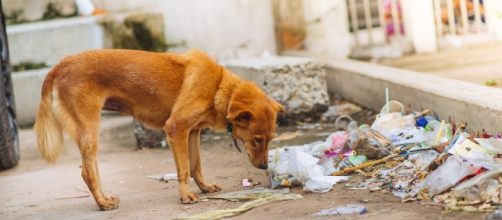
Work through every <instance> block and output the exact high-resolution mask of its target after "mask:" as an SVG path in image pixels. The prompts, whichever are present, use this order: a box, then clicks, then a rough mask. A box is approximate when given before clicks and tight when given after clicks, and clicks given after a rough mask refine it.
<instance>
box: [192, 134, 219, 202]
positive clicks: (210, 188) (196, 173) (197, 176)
mask: <svg viewBox="0 0 502 220" xmlns="http://www.w3.org/2000/svg"><path fill="white" fill-rule="evenodd" d="M188 145H189V146H188V149H189V155H190V175H191V176H192V177H193V179H194V180H195V183H197V186H199V189H200V190H201V191H202V192H203V193H212V192H216V191H220V190H221V188H220V187H219V186H218V185H216V184H211V183H208V182H206V181H205V180H204V177H203V176H202V165H201V162H200V129H194V130H192V131H191V132H190V137H189V141H188Z"/></svg>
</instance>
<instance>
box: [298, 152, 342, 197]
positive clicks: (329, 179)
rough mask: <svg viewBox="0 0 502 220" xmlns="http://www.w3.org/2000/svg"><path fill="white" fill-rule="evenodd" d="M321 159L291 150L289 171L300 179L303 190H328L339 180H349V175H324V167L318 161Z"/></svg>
mask: <svg viewBox="0 0 502 220" xmlns="http://www.w3.org/2000/svg"><path fill="white" fill-rule="evenodd" d="M318 161H319V159H317V158H315V157H313V156H311V155H309V154H307V153H305V152H302V151H299V150H298V149H290V150H289V173H290V174H291V175H292V176H294V177H295V178H296V179H297V180H299V181H300V182H301V183H302V184H303V185H304V187H303V190H305V191H311V192H320V193H321V192H328V191H330V190H331V188H332V187H333V185H335V184H336V183H337V182H339V181H343V180H347V179H348V178H349V177H347V176H324V170H323V167H322V166H321V165H319V164H317V162H318Z"/></svg>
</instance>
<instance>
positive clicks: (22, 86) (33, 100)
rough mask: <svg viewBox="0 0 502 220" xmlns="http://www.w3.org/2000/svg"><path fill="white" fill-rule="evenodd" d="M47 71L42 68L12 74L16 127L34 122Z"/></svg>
mask: <svg viewBox="0 0 502 220" xmlns="http://www.w3.org/2000/svg"><path fill="white" fill-rule="evenodd" d="M49 70H50V69H49V68H44V69H39V70H29V71H23V72H18V73H15V74H12V84H13V87H14V99H15V100H16V116H17V123H18V125H20V126H27V125H31V124H33V122H34V121H35V114H36V112H37V110H38V104H39V103H40V94H41V91H42V83H43V81H44V79H45V76H46V75H47V73H48V72H49Z"/></svg>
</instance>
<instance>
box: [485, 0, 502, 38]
mask: <svg viewBox="0 0 502 220" xmlns="http://www.w3.org/2000/svg"><path fill="white" fill-rule="evenodd" d="M484 3H485V16H486V25H487V29H488V32H490V33H493V34H495V36H496V37H497V40H502V1H501V0H485V1H484Z"/></svg>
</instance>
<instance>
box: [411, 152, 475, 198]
mask: <svg viewBox="0 0 502 220" xmlns="http://www.w3.org/2000/svg"><path fill="white" fill-rule="evenodd" d="M479 168H480V167H477V166H474V165H473V164H472V163H470V162H469V161H468V160H465V159H463V158H461V157H459V156H456V155H451V156H450V157H448V159H447V160H446V162H444V163H443V165H441V166H440V167H439V168H437V169H436V170H434V172H432V173H430V174H429V175H428V176H427V177H426V178H425V179H424V180H423V181H422V182H420V183H419V184H417V189H416V190H417V191H416V192H418V191H419V190H422V189H428V190H429V196H434V195H437V194H439V193H442V192H444V191H445V190H447V189H448V188H450V187H452V186H454V185H455V184H457V183H458V182H459V181H460V180H462V179H463V178H465V177H466V176H468V175H471V174H473V173H475V172H476V171H477V170H478V169H479Z"/></svg>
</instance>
